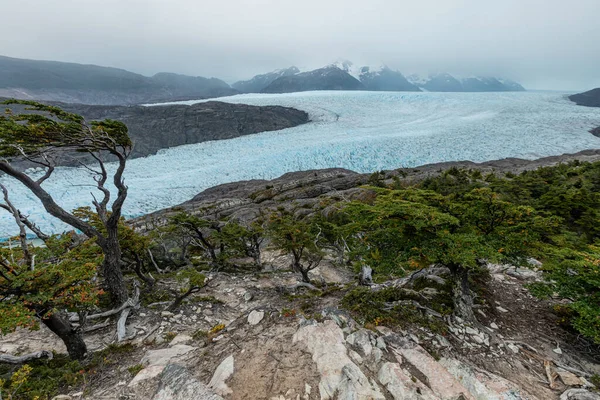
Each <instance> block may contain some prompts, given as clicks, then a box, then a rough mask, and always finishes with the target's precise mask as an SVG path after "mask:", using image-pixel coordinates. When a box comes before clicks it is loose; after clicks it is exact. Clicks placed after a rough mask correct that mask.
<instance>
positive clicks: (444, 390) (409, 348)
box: [394, 340, 474, 400]
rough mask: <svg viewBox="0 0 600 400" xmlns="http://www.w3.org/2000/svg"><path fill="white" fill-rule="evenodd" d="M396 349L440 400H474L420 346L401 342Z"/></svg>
mask: <svg viewBox="0 0 600 400" xmlns="http://www.w3.org/2000/svg"><path fill="white" fill-rule="evenodd" d="M394 349H395V350H396V351H397V353H399V355H401V356H402V360H404V361H406V362H408V363H410V364H411V365H412V366H413V367H414V368H416V369H417V370H418V371H419V372H420V373H421V374H422V375H423V376H425V377H427V380H428V382H423V383H426V384H427V385H428V386H429V387H430V388H431V390H432V391H433V393H435V395H436V396H437V397H438V398H439V399H444V400H445V399H456V398H460V396H463V397H464V398H465V399H466V400H473V399H474V397H473V396H472V395H471V394H470V393H469V390H468V389H467V388H466V387H465V386H463V385H462V384H461V383H460V382H459V381H458V380H457V379H456V378H455V377H454V376H453V375H452V374H451V373H450V372H448V370H446V368H445V367H444V366H442V365H441V364H440V363H438V362H437V361H436V360H435V359H434V358H433V357H432V356H431V355H430V354H429V353H428V352H427V351H426V350H425V349H423V348H422V347H421V346H419V345H418V344H416V343H413V342H411V341H408V340H406V341H399V342H396V343H394ZM399 361H401V360H399Z"/></svg>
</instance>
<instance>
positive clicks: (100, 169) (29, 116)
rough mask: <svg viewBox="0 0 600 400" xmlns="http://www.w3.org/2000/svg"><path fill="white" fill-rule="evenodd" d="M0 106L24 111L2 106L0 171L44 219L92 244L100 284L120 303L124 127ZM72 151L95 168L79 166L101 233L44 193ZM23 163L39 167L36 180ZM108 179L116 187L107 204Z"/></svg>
mask: <svg viewBox="0 0 600 400" xmlns="http://www.w3.org/2000/svg"><path fill="white" fill-rule="evenodd" d="M3 104H5V105H7V106H13V108H14V107H19V108H20V109H22V108H23V107H25V110H24V111H23V112H20V113H15V112H13V111H12V110H11V109H10V108H7V109H6V112H5V115H2V116H0V171H2V172H4V173H5V174H7V175H8V176H10V177H12V178H14V179H16V180H17V181H19V182H20V183H21V184H23V185H24V186H25V187H26V188H27V189H29V191H30V192H31V193H32V194H33V195H34V196H35V197H37V198H38V199H39V200H40V202H41V203H42V205H43V206H44V208H45V210H46V211H47V212H48V213H49V214H50V215H52V216H54V217H56V218H58V219H59V220H61V221H63V222H64V223H66V224H67V225H70V226H71V227H73V228H75V229H77V230H79V231H81V232H83V233H84V234H85V235H86V236H88V237H89V238H93V239H94V240H95V242H96V244H97V245H98V246H99V247H100V249H101V250H102V254H103V260H102V264H101V275H102V278H103V281H104V286H105V288H106V289H107V290H108V291H109V293H110V294H111V295H112V297H113V300H114V301H115V302H118V303H124V302H126V301H127V298H128V296H127V288H126V286H125V282H124V280H123V273H122V271H121V263H122V260H121V247H120V244H119V238H118V231H119V229H118V227H119V220H120V219H121V210H122V207H123V203H124V202H125V199H126V198H127V186H126V185H125V182H124V178H123V172H124V171H125V165H126V161H127V158H128V156H129V154H130V152H131V147H132V142H131V139H130V138H129V136H128V133H127V127H126V126H125V125H124V124H123V123H121V122H118V121H112V120H105V121H92V122H90V123H88V122H86V121H85V120H84V118H83V117H81V116H79V115H77V114H72V113H68V112H65V111H63V110H62V109H60V108H58V107H54V106H48V105H43V104H40V103H37V102H33V101H22V100H9V101H6V102H4V103H3ZM75 153H84V154H87V156H88V157H89V159H91V160H92V161H93V162H94V163H95V164H96V167H94V166H91V165H84V167H85V168H86V169H87V170H89V171H90V172H91V173H92V175H93V179H94V181H95V186H96V188H97V190H98V192H99V194H100V196H99V197H98V198H97V197H96V196H95V195H94V194H92V204H93V206H94V208H95V211H96V213H97V214H98V218H99V220H100V222H101V225H102V229H98V227H96V226H94V225H93V224H92V223H90V222H89V221H86V220H84V219H82V218H80V217H78V216H76V215H74V214H73V213H72V212H70V211H68V210H65V209H64V207H62V206H60V205H59V204H58V203H57V202H56V201H55V199H54V198H53V197H52V195H51V194H50V193H48V192H47V191H46V190H45V189H44V182H45V181H46V180H48V179H49V178H50V177H51V176H52V174H53V172H54V171H55V167H56V165H57V161H58V159H59V157H64V156H68V155H74V154H75ZM107 156H110V157H112V159H114V160H115V161H116V163H117V168H116V170H115V172H114V174H109V172H108V171H107V168H106V164H105V162H106V160H107ZM23 162H27V163H30V165H31V164H33V165H35V166H37V167H39V168H41V169H43V171H44V172H43V174H42V175H41V176H39V177H38V176H33V175H32V174H29V173H27V171H25V170H23V168H19V165H22V163H23ZM111 175H112V176H111ZM109 179H110V181H112V185H113V186H114V187H115V189H116V197H115V199H114V201H113V202H112V204H110V202H111V198H112V196H111V191H110V186H109V185H110V184H109ZM34 233H35V232H34Z"/></svg>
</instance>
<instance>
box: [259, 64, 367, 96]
mask: <svg viewBox="0 0 600 400" xmlns="http://www.w3.org/2000/svg"><path fill="white" fill-rule="evenodd" d="M364 89H365V87H364V86H363V84H362V83H360V81H359V80H357V79H356V78H354V77H353V76H351V75H350V74H348V73H347V72H346V71H343V70H341V69H339V68H337V67H333V66H328V67H324V68H319V69H315V70H313V71H308V72H301V73H299V74H295V75H290V76H283V77H281V78H277V79H275V80H274V81H273V82H272V83H271V84H269V85H268V86H267V87H265V88H263V89H262V91H261V92H262V93H291V92H306V91H309V90H364Z"/></svg>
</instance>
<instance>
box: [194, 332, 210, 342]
mask: <svg viewBox="0 0 600 400" xmlns="http://www.w3.org/2000/svg"><path fill="white" fill-rule="evenodd" d="M207 338H208V332H207V331H205V330H202V329H198V330H197V331H196V332H194V334H193V335H192V339H194V340H199V341H203V340H206V339H207Z"/></svg>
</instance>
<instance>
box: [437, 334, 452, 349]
mask: <svg viewBox="0 0 600 400" xmlns="http://www.w3.org/2000/svg"><path fill="white" fill-rule="evenodd" d="M435 338H436V339H437V341H438V342H439V343H440V346H442V347H450V342H449V341H448V339H446V338H445V337H443V336H441V335H437V336H436V337H435Z"/></svg>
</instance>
